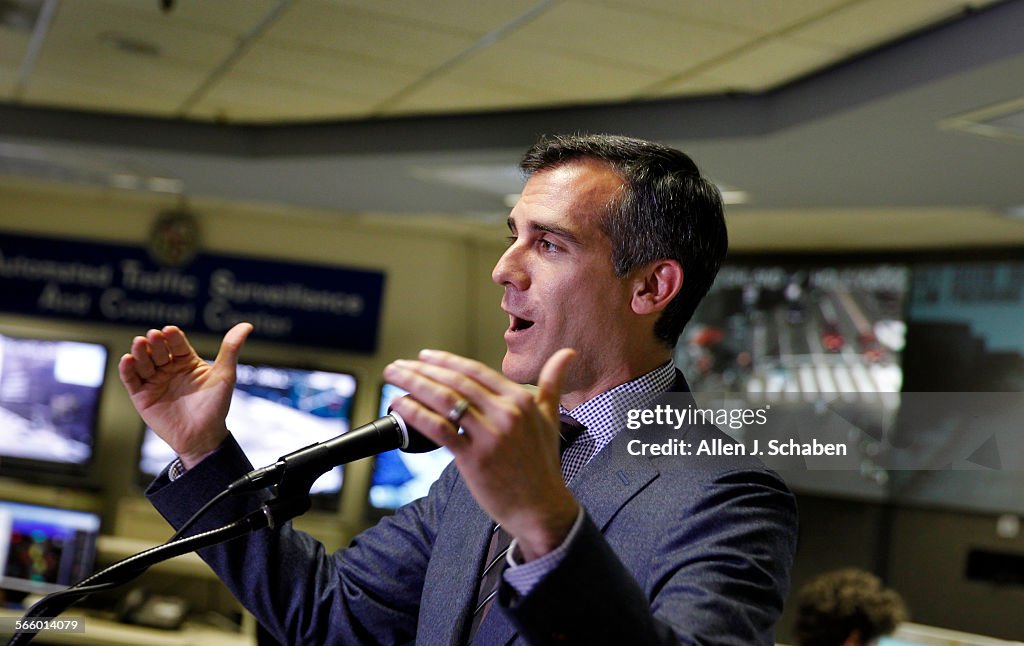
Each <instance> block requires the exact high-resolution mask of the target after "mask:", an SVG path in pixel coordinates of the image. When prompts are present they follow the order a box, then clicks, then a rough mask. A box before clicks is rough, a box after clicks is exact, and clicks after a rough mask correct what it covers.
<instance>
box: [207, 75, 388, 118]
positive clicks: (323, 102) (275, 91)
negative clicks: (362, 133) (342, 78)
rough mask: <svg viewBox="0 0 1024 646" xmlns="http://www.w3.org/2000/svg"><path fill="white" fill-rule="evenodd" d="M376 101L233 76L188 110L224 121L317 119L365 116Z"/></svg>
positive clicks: (294, 85)
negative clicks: (278, 118) (276, 117)
mask: <svg viewBox="0 0 1024 646" xmlns="http://www.w3.org/2000/svg"><path fill="white" fill-rule="evenodd" d="M373 104H374V101H372V100H371V99H366V98H358V97H353V96H343V95H330V94H326V93H320V92H316V91H313V90H311V89H310V88H308V87H304V86H301V85H296V84H289V83H285V82H280V81H279V82H274V83H271V82H268V81H267V80H266V79H262V78H256V77H248V76H246V75H243V74H234V75H232V76H231V77H230V78H225V79H223V80H221V81H220V82H218V83H217V84H216V85H215V86H214V87H213V88H212V89H211V90H210V91H209V92H208V93H207V94H206V95H205V96H203V97H202V98H201V99H200V100H199V101H198V102H197V103H196V105H195V106H194V108H192V109H190V110H189V115H190V116H197V115H202V116H205V117H208V118H214V119H216V120H225V121H270V120H273V119H274V117H275V115H277V116H279V117H280V118H281V119H283V120H316V119H332V118H341V117H352V116H364V115H365V114H366V113H367V112H368V111H369V109H370V107H371V106H372V105H373Z"/></svg>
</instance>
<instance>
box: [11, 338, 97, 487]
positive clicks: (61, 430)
mask: <svg viewBox="0 0 1024 646" xmlns="http://www.w3.org/2000/svg"><path fill="white" fill-rule="evenodd" d="M106 364H107V349H106V348H105V347H104V346H102V345H99V344H96V343H82V342H79V341H70V340H67V341H65V340H54V339H32V338H19V337H12V336H4V335H0V475H5V476H7V475H11V476H16V477H22V478H27V479H29V480H36V479H40V480H47V479H50V478H52V477H53V476H55V475H56V476H59V475H75V476H83V475H85V474H86V472H87V470H88V466H89V464H90V462H91V461H92V457H93V449H94V447H95V446H96V435H97V413H98V410H99V403H100V395H101V393H102V390H103V383H104V376H105V374H106Z"/></svg>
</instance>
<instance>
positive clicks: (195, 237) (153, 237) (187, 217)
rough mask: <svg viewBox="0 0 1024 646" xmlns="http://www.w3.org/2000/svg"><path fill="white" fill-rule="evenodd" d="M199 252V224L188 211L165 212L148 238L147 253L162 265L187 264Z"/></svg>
mask: <svg viewBox="0 0 1024 646" xmlns="http://www.w3.org/2000/svg"><path fill="white" fill-rule="evenodd" d="M198 250H199V222H198V220H196V217H195V216H194V215H192V214H191V213H189V212H188V211H165V212H163V213H161V214H160V215H159V216H157V218H156V222H154V223H153V230H152V232H151V233H150V236H149V253H150V255H152V256H153V259H154V260H156V261H157V262H158V263H160V264H162V265H170V266H172V267H178V266H181V265H184V264H187V263H188V262H189V261H191V260H192V258H194V257H195V255H196V252H197V251H198Z"/></svg>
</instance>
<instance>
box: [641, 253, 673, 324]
mask: <svg viewBox="0 0 1024 646" xmlns="http://www.w3.org/2000/svg"><path fill="white" fill-rule="evenodd" d="M682 288H683V267H682V265H680V264H679V261H677V260H670V259H668V258H663V259H661V260H655V261H654V262H652V263H650V264H649V265H646V266H645V267H644V268H642V269H640V270H639V271H638V272H637V274H636V279H635V282H634V289H633V300H632V301H631V302H630V306H631V307H632V308H633V311H634V312H636V313H637V314H655V313H657V312H661V311H662V310H664V309H665V308H666V307H667V306H668V304H669V303H671V302H672V299H673V298H675V297H676V294H678V293H679V290H680V289H682Z"/></svg>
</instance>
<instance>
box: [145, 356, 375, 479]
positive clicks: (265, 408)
mask: <svg viewBox="0 0 1024 646" xmlns="http://www.w3.org/2000/svg"><path fill="white" fill-rule="evenodd" d="M355 394H356V378H355V377H354V376H353V375H351V374H348V373H345V372H331V371H326V370H310V369H301V368H292V367H280V366H269V365H248V364H239V366H238V380H237V382H236V384H235V391H234V394H233V395H232V399H231V408H230V409H229V411H228V417H227V425H228V428H229V429H230V430H231V433H232V434H233V435H234V436H235V438H236V439H237V440H238V443H239V445H240V446H241V447H242V450H243V451H245V454H246V455H247V456H248V457H249V460H250V461H251V462H252V463H253V465H254V466H256V467H261V466H265V465H268V464H272V463H274V462H276V461H277V459H278V458H279V457H281V456H283V455H286V454H288V453H291V452H292V451H295V450H296V449H300V448H302V447H304V446H309V445H310V444H315V443H317V442H323V441H324V440H329V439H331V438H333V437H335V436H338V435H341V434H342V433H345V432H347V431H348V430H349V428H350V426H351V418H352V403H353V401H354V400H355ZM141 453H142V455H141V458H140V461H139V466H140V470H141V472H142V473H143V474H144V475H145V479H146V480H147V481H148V480H149V479H151V478H152V477H155V476H157V475H159V474H160V472H161V471H162V470H163V468H164V467H165V466H167V464H168V463H170V462H171V461H172V460H174V458H175V455H174V452H173V451H171V449H170V447H169V446H167V444H165V443H164V442H163V441H162V440H161V439H160V438H159V437H157V435H156V433H155V432H153V430H152V429H150V428H146V430H145V435H144V438H143V441H142V451H141ZM341 485H342V467H340V466H339V467H336V468H334V469H333V470H331V471H329V472H327V473H325V474H324V475H322V476H321V477H320V478H319V479H318V480H317V481H316V482H315V483H314V484H313V487H312V489H311V490H310V493H312V494H320V495H332V496H333V495H336V494H338V492H340V491H341Z"/></svg>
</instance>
